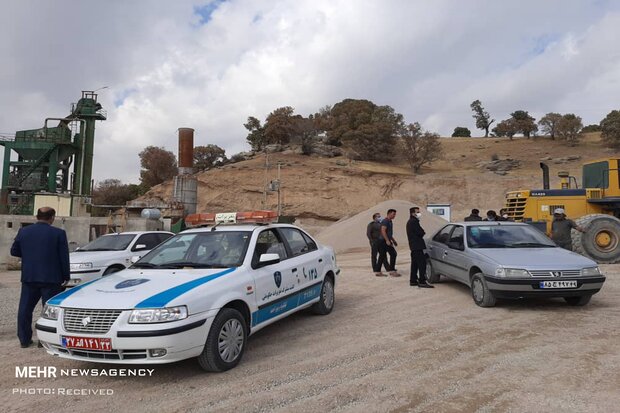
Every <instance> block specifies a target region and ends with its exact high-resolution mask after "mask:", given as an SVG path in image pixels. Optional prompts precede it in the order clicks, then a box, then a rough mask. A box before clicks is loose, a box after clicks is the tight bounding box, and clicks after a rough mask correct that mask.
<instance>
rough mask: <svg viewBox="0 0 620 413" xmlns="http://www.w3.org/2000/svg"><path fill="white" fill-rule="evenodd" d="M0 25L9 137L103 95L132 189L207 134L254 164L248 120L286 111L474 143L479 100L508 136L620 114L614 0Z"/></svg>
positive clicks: (76, 1)
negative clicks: (87, 96)
mask: <svg viewBox="0 0 620 413" xmlns="http://www.w3.org/2000/svg"><path fill="white" fill-rule="evenodd" d="M2 9H3V10H2V13H1V14H0V31H1V32H2V36H0V50H2V51H3V57H4V59H3V62H2V64H1V65H0V134H14V133H15V131H16V130H21V129H32V128H37V127H41V126H42V124H43V120H44V119H45V118H46V117H60V116H65V115H67V114H68V113H69V105H70V103H71V102H75V101H76V100H77V99H78V98H79V97H80V92H81V91H82V90H94V89H97V88H102V87H104V86H107V88H106V89H102V90H100V92H99V100H100V102H101V103H102V104H103V105H104V107H105V109H106V110H107V111H108V120H107V121H105V122H100V123H98V125H97V132H96V137H95V139H96V143H95V161H94V162H95V166H94V170H95V173H94V177H95V179H97V180H101V179H105V178H119V179H121V180H122V181H123V182H136V183H137V182H138V176H139V159H138V153H139V152H140V150H142V149H143V148H144V147H146V146H148V145H156V146H163V147H165V148H167V149H169V150H173V151H174V152H175V153H176V150H177V149H176V145H177V141H176V130H177V128H179V127H192V128H194V129H195V130H196V133H195V144H196V145H205V144H209V143H212V144H217V145H219V146H221V147H223V148H224V149H226V152H227V154H228V155H231V154H234V153H236V152H239V151H243V150H247V149H249V148H248V146H247V145H246V143H245V136H246V134H247V131H246V130H245V129H244V128H243V123H244V122H245V121H246V119H247V117H248V116H250V115H252V116H256V117H258V118H259V119H261V120H264V118H265V117H266V115H267V114H268V113H269V112H270V111H272V110H273V109H274V108H276V107H280V106H292V107H294V108H295V110H296V112H297V113H299V114H302V115H308V114H310V113H314V112H316V111H318V109H319V108H321V107H323V106H325V105H333V104H334V103H337V102H339V101H341V100H342V99H345V98H360V99H361V98H363V99H370V100H372V101H373V102H375V103H377V104H380V105H390V106H392V107H393V108H395V109H396V111H397V112H400V113H402V114H403V115H404V116H405V119H406V121H407V122H415V121H417V122H420V123H421V124H422V125H423V126H424V127H425V128H426V129H429V130H432V131H436V132H439V133H440V134H442V135H450V134H451V132H452V130H453V129H454V127H455V126H466V127H469V128H470V129H472V131H474V129H475V125H474V120H473V119H472V117H471V111H470V109H469V104H470V103H471V102H472V101H473V100H475V99H480V100H481V101H482V103H483V105H484V106H485V108H486V109H487V110H488V111H489V112H490V113H491V115H492V116H493V117H494V118H496V119H498V120H501V119H505V118H506V117H507V116H508V114H509V113H510V112H512V111H514V110H516V109H523V110H528V111H529V112H530V114H532V115H533V116H535V117H536V118H540V116H542V115H544V114H545V113H547V112H551V111H553V112H561V113H575V114H577V115H579V116H581V117H582V118H583V121H584V124H590V123H598V122H599V121H600V120H601V119H602V118H603V117H604V116H605V115H606V114H607V113H608V112H609V111H611V110H613V109H619V107H618V106H620V103H619V102H618V96H620V46H619V45H618V39H620V2H618V1H612V0H609V1H606V0H590V1H586V0H557V1H556V0H547V1H544V0H543V1H540V0H536V1H533V0H525V1H519V2H505V1H495V0H469V1H457V0H435V1H433V2H429V1H422V0H419V1H417V0H416V1H414V0H382V1H379V0H377V1H370V0H282V1H275V0H274V1H269V0H263V1H258V0H255V1H251V0H227V1H198V0H175V1H171V0H150V1H146V0H106V1H98V2H95V1H83V0H55V1H48V0H5V1H3V8H2ZM479 133H480V131H476V132H474V134H479ZM0 152H1V149H0ZM0 155H1V153H0ZM0 159H2V158H0Z"/></svg>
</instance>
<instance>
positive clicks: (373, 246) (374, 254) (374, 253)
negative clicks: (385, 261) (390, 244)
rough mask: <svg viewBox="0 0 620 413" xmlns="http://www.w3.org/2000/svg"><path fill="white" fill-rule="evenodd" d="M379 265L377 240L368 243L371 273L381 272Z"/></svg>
mask: <svg viewBox="0 0 620 413" xmlns="http://www.w3.org/2000/svg"><path fill="white" fill-rule="evenodd" d="M378 264H379V240H374V241H372V242H371V243H370V265H372V271H373V272H379V271H381V267H380V266H379V265H378Z"/></svg>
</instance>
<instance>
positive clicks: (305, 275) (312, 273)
mask: <svg viewBox="0 0 620 413" xmlns="http://www.w3.org/2000/svg"><path fill="white" fill-rule="evenodd" d="M278 231H279V232H280V234H282V236H283V238H284V241H285V242H286V246H287V251H288V253H289V256H290V257H291V258H290V259H289V261H290V262H291V272H292V273H293V275H294V276H295V281H296V283H297V290H300V289H306V288H309V287H311V286H313V285H316V284H320V283H321V281H322V280H321V275H322V268H323V265H324V263H323V259H322V258H321V257H320V253H319V252H318V250H317V245H316V243H315V242H314V241H312V239H311V238H310V237H309V236H307V235H306V236H304V235H305V234H303V233H302V231H301V230H299V229H297V228H278ZM308 241H310V242H308Z"/></svg>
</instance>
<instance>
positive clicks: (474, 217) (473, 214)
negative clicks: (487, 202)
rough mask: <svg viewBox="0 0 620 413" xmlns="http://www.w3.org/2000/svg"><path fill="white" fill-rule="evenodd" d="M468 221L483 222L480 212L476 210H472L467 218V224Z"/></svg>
mask: <svg viewBox="0 0 620 413" xmlns="http://www.w3.org/2000/svg"><path fill="white" fill-rule="evenodd" d="M468 221H482V217H481V216H480V210H478V209H476V208H474V209H472V210H471V214H470V215H469V216H468V217H465V222H468Z"/></svg>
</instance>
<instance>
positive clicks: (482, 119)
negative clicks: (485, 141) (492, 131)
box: [469, 100, 495, 138]
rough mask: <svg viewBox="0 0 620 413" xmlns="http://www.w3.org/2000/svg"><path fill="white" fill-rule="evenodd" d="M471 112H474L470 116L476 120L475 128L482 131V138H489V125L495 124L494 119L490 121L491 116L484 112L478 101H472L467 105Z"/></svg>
mask: <svg viewBox="0 0 620 413" xmlns="http://www.w3.org/2000/svg"><path fill="white" fill-rule="evenodd" d="M469 107H470V108H471V110H472V111H473V112H474V114H473V115H472V116H473V118H474V119H476V128H478V129H482V130H484V137H485V138H486V137H487V136H489V128H490V127H491V124H492V123H493V122H495V119H491V115H489V112H487V111H486V110H484V108H483V107H482V103H480V101H479V100H474V101H473V102H471V105H469Z"/></svg>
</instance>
